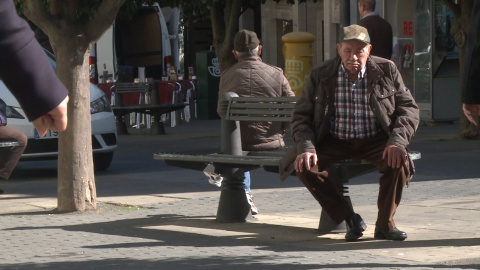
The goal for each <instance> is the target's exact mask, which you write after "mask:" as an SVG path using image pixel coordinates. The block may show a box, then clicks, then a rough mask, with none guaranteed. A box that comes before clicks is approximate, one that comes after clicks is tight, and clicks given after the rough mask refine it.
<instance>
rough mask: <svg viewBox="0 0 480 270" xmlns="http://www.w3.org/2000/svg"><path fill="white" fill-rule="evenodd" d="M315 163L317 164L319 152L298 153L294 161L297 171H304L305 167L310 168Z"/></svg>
mask: <svg viewBox="0 0 480 270" xmlns="http://www.w3.org/2000/svg"><path fill="white" fill-rule="evenodd" d="M315 164H317V154H315V153H310V152H304V153H302V154H300V155H298V156H297V158H296V159H295V163H294V165H295V170H296V171H297V172H302V171H303V168H306V169H307V170H310V168H311V166H313V165H315ZM310 165H311V166H310Z"/></svg>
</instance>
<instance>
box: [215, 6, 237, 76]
mask: <svg viewBox="0 0 480 270" xmlns="http://www.w3.org/2000/svg"><path fill="white" fill-rule="evenodd" d="M241 7H242V1H238V0H227V1H226V3H225V7H223V6H222V3H221V1H216V2H215V3H214V4H213V8H212V9H211V11H210V17H211V19H212V30H213V44H214V45H215V53H216V54H217V57H218V60H219V63H220V70H221V71H223V70H225V69H226V68H228V67H230V66H233V65H234V64H235V63H236V62H237V60H236V59H235V57H234V56H233V53H232V50H233V38H234V37H235V34H236V33H237V32H238V27H239V22H238V21H239V17H240V13H241Z"/></svg>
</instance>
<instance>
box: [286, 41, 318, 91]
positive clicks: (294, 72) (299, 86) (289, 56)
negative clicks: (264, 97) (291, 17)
mask: <svg viewBox="0 0 480 270" xmlns="http://www.w3.org/2000/svg"><path fill="white" fill-rule="evenodd" d="M282 41H283V43H284V45H283V55H284V57H285V77H287V80H288V82H289V83H290V87H291V88H292V91H293V92H294V93H295V95H296V96H298V95H300V93H302V90H303V87H304V85H305V80H306V79H307V77H308V75H309V74H310V69H312V60H313V51H312V43H313V41H315V36H314V35H312V34H310V33H307V32H291V33H288V34H285V35H283V36H282Z"/></svg>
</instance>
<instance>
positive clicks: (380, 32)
mask: <svg viewBox="0 0 480 270" xmlns="http://www.w3.org/2000/svg"><path fill="white" fill-rule="evenodd" d="M358 25H361V26H363V27H365V28H367V31H368V35H369V36H370V43H371V44H372V51H371V52H370V54H371V55H375V56H380V57H383V58H386V59H391V58H392V50H393V33H392V26H391V25H390V23H388V22H387V21H386V20H385V19H383V18H382V17H380V16H378V15H376V14H375V15H369V16H367V17H364V18H363V19H361V20H360V21H358Z"/></svg>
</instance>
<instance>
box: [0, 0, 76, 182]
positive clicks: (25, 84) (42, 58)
mask: <svg viewBox="0 0 480 270" xmlns="http://www.w3.org/2000/svg"><path fill="white" fill-rule="evenodd" d="M0 52H1V53H0V78H1V79H2V80H3V82H4V83H5V85H6V86H7V88H8V89H9V90H10V91H11V92H12V94H13V95H14V96H15V98H16V99H17V100H18V102H19V103H20V106H22V109H23V110H24V112H25V114H26V115H27V118H28V119H29V120H30V121H32V124H33V125H34V126H35V128H36V129H37V131H38V134H39V135H40V136H44V135H45V134H46V133H47V129H51V130H54V131H64V130H65V129H66V128H67V103H68V90H67V89H66V88H65V86H64V85H63V84H62V83H61V82H60V80H59V79H58V77H57V75H56V74H55V72H54V70H53V68H52V65H51V64H50V62H49V61H48V59H47V56H46V55H45V52H44V51H43V49H42V47H41V46H40V44H38V42H37V40H36V39H35V35H34V33H33V31H32V30H31V29H30V27H29V26H28V24H27V23H26V22H25V21H24V20H23V19H21V18H20V17H18V15H17V12H16V10H15V6H14V4H13V1H10V0H2V1H0ZM4 124H6V118H5V122H4ZM0 133H1V134H0V137H1V138H3V139H11V140H16V141H18V142H19V143H20V145H21V146H20V147H17V148H16V150H15V151H14V153H10V154H8V155H2V157H0V160H1V161H0V164H1V165H0V166H2V165H3V167H2V168H1V172H0V177H2V178H8V177H9V176H10V173H11V170H13V167H15V164H16V163H17V162H18V159H19V158H20V156H21V154H22V153H23V150H24V148H25V145H26V138H25V136H21V135H23V134H21V135H20V134H19V132H17V131H15V130H12V129H11V128H8V127H5V126H3V127H2V128H1V129H0Z"/></svg>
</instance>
